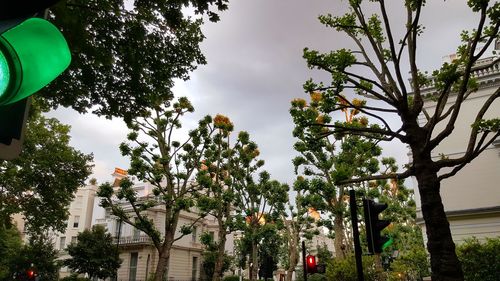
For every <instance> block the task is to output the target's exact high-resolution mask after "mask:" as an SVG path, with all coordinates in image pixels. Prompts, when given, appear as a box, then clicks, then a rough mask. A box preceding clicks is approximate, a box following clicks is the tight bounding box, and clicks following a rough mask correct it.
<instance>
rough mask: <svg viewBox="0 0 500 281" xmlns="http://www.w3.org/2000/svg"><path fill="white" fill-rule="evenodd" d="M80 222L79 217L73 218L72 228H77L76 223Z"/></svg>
mask: <svg viewBox="0 0 500 281" xmlns="http://www.w3.org/2000/svg"><path fill="white" fill-rule="evenodd" d="M79 222H80V216H75V220H74V221H73V227H75V228H76V227H78V223H79Z"/></svg>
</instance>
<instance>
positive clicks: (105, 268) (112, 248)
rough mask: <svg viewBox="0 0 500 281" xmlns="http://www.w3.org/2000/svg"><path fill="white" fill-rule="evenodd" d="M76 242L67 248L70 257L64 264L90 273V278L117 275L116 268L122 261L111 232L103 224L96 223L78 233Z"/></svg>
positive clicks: (81, 272)
mask: <svg viewBox="0 0 500 281" xmlns="http://www.w3.org/2000/svg"><path fill="white" fill-rule="evenodd" d="M77 239H78V240H77V241H78V242H76V243H71V244H70V245H68V247H67V248H66V249H67V251H68V254H69V255H70V256H71V258H70V259H67V260H64V265H66V266H68V267H69V268H70V269H71V270H73V271H75V272H78V273H80V274H88V276H89V279H91V280H92V278H94V277H97V278H100V279H105V278H108V277H113V276H116V270H117V269H118V268H119V267H120V265H121V263H122V261H121V260H120V256H119V253H118V251H117V249H116V245H115V244H114V243H113V237H111V234H109V233H106V229H105V228H104V227H103V226H101V225H94V226H93V227H92V230H88V229H86V230H84V231H83V232H80V233H78V236H77Z"/></svg>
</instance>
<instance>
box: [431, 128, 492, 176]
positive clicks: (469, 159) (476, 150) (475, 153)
mask: <svg viewBox="0 0 500 281" xmlns="http://www.w3.org/2000/svg"><path fill="white" fill-rule="evenodd" d="M486 136H487V134H483V136H482V137H481V140H480V141H479V143H478V146H477V147H476V149H475V150H474V153H472V154H471V156H470V157H468V158H467V159H463V157H462V158H460V159H463V161H462V162H461V163H460V164H458V166H456V167H455V168H453V170H452V171H451V172H449V173H446V174H443V175H441V176H439V177H438V180H443V179H446V178H449V177H452V176H454V175H455V174H456V173H457V172H458V171H460V170H461V169H462V168H463V167H465V165H467V164H468V163H470V162H471V161H472V160H474V158H476V157H477V156H479V154H481V153H482V152H483V151H484V150H485V149H486V148H487V147H488V146H490V145H491V144H492V143H493V142H494V141H495V139H497V138H498V137H499V136H500V132H497V133H496V134H495V135H494V136H493V137H492V138H491V139H490V140H489V141H488V142H487V143H486V144H484V145H483V146H481V144H482V143H483V142H484V140H485V139H486ZM446 160H448V159H446ZM437 164H440V162H439V161H438V162H437ZM444 164H445V165H446V166H448V165H449V164H448V163H444ZM440 165H441V166H442V165H443V164H440Z"/></svg>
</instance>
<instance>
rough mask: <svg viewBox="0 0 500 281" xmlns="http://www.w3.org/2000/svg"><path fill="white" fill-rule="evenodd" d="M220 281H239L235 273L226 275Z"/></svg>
mask: <svg viewBox="0 0 500 281" xmlns="http://www.w3.org/2000/svg"><path fill="white" fill-rule="evenodd" d="M222 281H240V277H239V276H236V275H231V276H226V277H224V278H223V279H222Z"/></svg>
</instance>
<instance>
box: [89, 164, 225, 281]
mask: <svg viewBox="0 0 500 281" xmlns="http://www.w3.org/2000/svg"><path fill="white" fill-rule="evenodd" d="M113 175H114V176H115V177H116V179H117V181H116V180H115V183H117V182H118V181H119V179H120V175H117V174H116V173H115V174H113ZM134 189H135V191H136V192H137V195H138V198H139V202H140V201H141V200H151V199H154V195H153V193H152V190H153V186H152V185H151V184H149V183H139V184H136V185H135V186H134ZM99 201H100V200H95V201H94V208H93V209H94V214H93V224H100V225H103V226H105V227H106V228H107V229H108V231H109V232H110V233H111V234H112V235H113V236H114V237H115V241H116V243H117V247H118V248H119V250H120V258H121V259H122V260H123V262H122V265H121V267H120V269H119V270H118V280H120V281H139V280H141V281H144V280H147V278H148V276H150V274H152V273H154V272H155V270H156V265H157V263H158V252H157V250H156V248H155V247H154V246H153V243H152V241H151V239H150V238H149V237H148V236H147V235H145V234H144V233H143V232H141V231H139V230H138V229H136V228H134V227H132V226H131V225H129V224H126V223H120V221H119V220H118V218H116V217H114V216H113V215H112V214H111V213H110V211H109V210H106V209H104V208H102V207H100V206H99ZM115 202H116V203H118V204H120V205H121V206H122V208H123V209H124V210H125V211H127V210H129V211H130V212H132V210H131V206H130V204H129V203H128V202H126V201H119V200H118V199H117V200H116V201H115ZM147 216H148V217H149V218H151V219H152V220H153V222H154V224H155V226H156V228H157V229H158V230H159V231H160V232H161V234H162V235H164V225H165V209H164V208H163V206H162V205H158V206H156V207H153V208H150V209H149V210H148V211H147ZM193 223H194V228H193V231H192V233H191V234H189V235H185V236H183V237H182V238H181V239H179V240H177V241H175V242H174V245H173V247H172V250H171V253H170V260H169V265H168V267H167V278H168V280H186V281H187V280H199V279H202V278H203V277H204V272H203V269H202V252H203V245H202V244H201V243H200V236H201V234H202V233H204V232H206V233H209V234H210V235H213V236H214V239H217V236H218V233H217V222H216V221H215V219H213V218H212V217H205V218H203V219H199V216H198V215H197V214H196V213H190V212H181V214H180V217H179V223H178V228H177V235H176V237H177V236H180V228H181V226H183V225H191V224H193ZM118 238H119V239H118ZM232 241H233V240H232V238H231V237H230V238H229V239H228V242H227V243H226V248H227V249H226V250H227V253H228V254H232V253H233V243H232Z"/></svg>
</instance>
